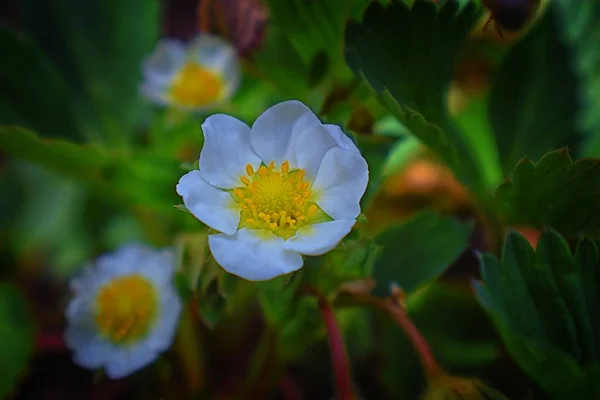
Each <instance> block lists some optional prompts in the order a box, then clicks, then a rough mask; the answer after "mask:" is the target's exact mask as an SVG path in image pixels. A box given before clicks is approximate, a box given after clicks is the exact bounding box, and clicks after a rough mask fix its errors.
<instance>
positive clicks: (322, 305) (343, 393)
mask: <svg viewBox="0 0 600 400" xmlns="http://www.w3.org/2000/svg"><path fill="white" fill-rule="evenodd" d="M316 296H317V301H318V304H319V309H320V310H321V316H322V317H323V322H324V324H325V329H326V330H327V338H328V340H329V349H330V351H331V362H332V364H333V374H334V377H335V392H336V398H337V400H353V399H354V395H353V393H352V383H351V381H350V363H349V361H348V354H347V353H346V347H345V346H344V339H343V338H342V333H341V331H340V328H339V326H338V323H337V321H336V319H335V315H334V313H333V308H332V307H331V304H329V302H328V301H327V299H326V298H325V297H324V296H323V295H320V294H317V295H316Z"/></svg>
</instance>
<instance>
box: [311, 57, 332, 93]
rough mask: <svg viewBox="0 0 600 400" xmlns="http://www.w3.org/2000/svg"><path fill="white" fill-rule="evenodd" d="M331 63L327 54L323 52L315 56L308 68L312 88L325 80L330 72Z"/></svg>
mask: <svg viewBox="0 0 600 400" xmlns="http://www.w3.org/2000/svg"><path fill="white" fill-rule="evenodd" d="M329 63H330V61H329V57H328V56H327V53H326V52H324V51H322V50H321V51H319V52H318V53H316V54H315V55H314V56H313V58H312V60H311V61H310V64H309V67H308V84H309V85H310V86H312V87H314V86H317V85H318V84H319V83H320V82H321V81H322V80H323V79H324V78H325V75H327V72H328V70H329Z"/></svg>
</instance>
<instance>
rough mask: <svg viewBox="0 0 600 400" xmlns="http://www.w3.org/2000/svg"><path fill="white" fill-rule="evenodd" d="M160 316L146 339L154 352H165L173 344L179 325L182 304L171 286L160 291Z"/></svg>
mask: <svg viewBox="0 0 600 400" xmlns="http://www.w3.org/2000/svg"><path fill="white" fill-rule="evenodd" d="M160 293H161V294H160V296H161V303H160V316H159V318H158V320H157V321H156V322H155V326H154V328H153V330H152V332H150V336H149V337H148V339H147V340H148V346H150V348H151V349H152V350H154V351H157V352H162V351H166V350H167V349H168V348H169V347H171V345H172V344H173V340H174V339H175V333H176V332H177V327H178V325H179V316H180V314H181V309H182V304H181V300H180V299H179V296H178V295H177V293H176V292H175V289H174V287H173V285H172V284H171V285H169V286H163V287H162V289H160Z"/></svg>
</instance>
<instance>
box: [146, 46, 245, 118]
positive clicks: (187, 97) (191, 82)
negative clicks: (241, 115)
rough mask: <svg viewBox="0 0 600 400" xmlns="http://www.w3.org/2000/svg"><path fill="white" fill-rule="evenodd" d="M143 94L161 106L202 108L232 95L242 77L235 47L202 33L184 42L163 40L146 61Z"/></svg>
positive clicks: (190, 108) (189, 108)
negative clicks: (188, 41)
mask: <svg viewBox="0 0 600 400" xmlns="http://www.w3.org/2000/svg"><path fill="white" fill-rule="evenodd" d="M143 74H144V83H143V84H142V87H141V90H142V93H143V94H144V95H145V96H147V97H148V98H149V99H151V100H152V101H154V102H156V103H158V104H160V105H170V106H176V107H179V108H182V109H188V110H201V109H205V108H208V107H211V106H214V105H216V104H218V103H219V102H221V101H223V100H225V99H228V98H230V97H231V96H232V95H233V93H234V92H235V91H236V90H237V88H238V86H239V80H240V71H239V63H238V59H237V54H236V51H235V49H234V48H233V47H232V46H231V45H230V44H229V43H227V42H226V41H224V40H223V39H221V38H219V37H217V36H212V35H209V34H201V35H198V36H197V37H195V38H194V39H192V40H191V42H190V43H189V44H187V45H186V44H184V43H182V42H179V41H177V40H173V39H162V40H161V41H159V42H158V44H157V45H156V48H155V49H154V52H153V53H152V55H150V56H149V57H148V58H147V59H146V60H145V61H144V64H143Z"/></svg>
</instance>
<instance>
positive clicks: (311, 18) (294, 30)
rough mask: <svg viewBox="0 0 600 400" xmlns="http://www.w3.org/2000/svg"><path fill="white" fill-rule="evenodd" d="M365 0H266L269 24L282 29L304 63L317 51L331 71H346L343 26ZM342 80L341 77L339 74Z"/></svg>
mask: <svg viewBox="0 0 600 400" xmlns="http://www.w3.org/2000/svg"><path fill="white" fill-rule="evenodd" d="M363 2H364V1H363V0H328V1H320V0H289V1H285V2H282V1H279V0H266V4H267V5H268V8H269V17H270V24H272V25H274V26H276V27H278V28H279V29H282V32H285V35H286V37H287V39H288V40H289V42H290V43H291V45H292V46H293V47H294V49H295V50H296V51H297V52H298V54H299V56H300V57H301V59H302V61H303V63H304V65H306V66H308V65H310V64H311V63H313V62H314V58H315V57H317V56H318V54H324V55H325V56H326V59H328V60H329V64H330V69H329V72H330V73H331V72H334V71H335V72H336V73H338V74H339V73H341V72H343V71H344V70H347V68H346V67H345V65H344V63H343V57H342V54H343V53H342V47H343V41H344V27H345V25H346V21H347V20H348V18H349V17H350V14H351V13H353V12H359V11H358V9H360V6H361V4H360V3H363ZM337 78H338V79H339V78H340V77H339V76H337Z"/></svg>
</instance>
